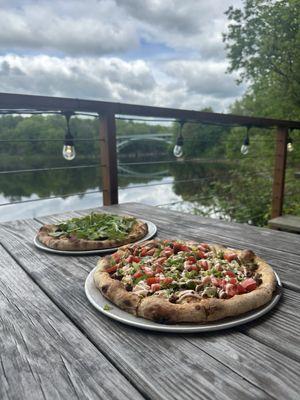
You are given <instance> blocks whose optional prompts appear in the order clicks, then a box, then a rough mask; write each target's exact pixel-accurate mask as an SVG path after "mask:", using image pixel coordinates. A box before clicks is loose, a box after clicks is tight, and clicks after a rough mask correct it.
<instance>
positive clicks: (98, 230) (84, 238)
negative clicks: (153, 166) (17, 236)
mask: <svg viewBox="0 0 300 400" xmlns="http://www.w3.org/2000/svg"><path fill="white" fill-rule="evenodd" d="M147 233H148V225H147V224H146V223H145V222H143V221H140V220H138V219H136V218H133V217H131V216H120V215H114V214H106V213H91V214H89V215H86V216H84V217H80V218H71V219H68V220H66V221H63V222H61V223H59V224H55V225H44V226H42V227H41V228H40V230H39V232H38V235H37V237H38V240H39V241H40V242H41V243H43V244H44V245H45V246H47V247H50V248H52V249H58V250H67V251H68V250H73V251H76V250H77V251H82V250H97V249H109V248H112V247H119V246H123V245H125V244H127V243H132V242H135V241H137V240H139V239H142V238H143V237H144V236H145V235H146V234H147Z"/></svg>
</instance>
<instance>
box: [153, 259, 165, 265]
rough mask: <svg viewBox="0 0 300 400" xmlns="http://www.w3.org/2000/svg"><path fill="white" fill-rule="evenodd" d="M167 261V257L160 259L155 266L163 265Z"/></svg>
mask: <svg viewBox="0 0 300 400" xmlns="http://www.w3.org/2000/svg"><path fill="white" fill-rule="evenodd" d="M165 261H167V257H159V258H158V259H157V260H155V264H159V265H162V264H163V263H164V262H165Z"/></svg>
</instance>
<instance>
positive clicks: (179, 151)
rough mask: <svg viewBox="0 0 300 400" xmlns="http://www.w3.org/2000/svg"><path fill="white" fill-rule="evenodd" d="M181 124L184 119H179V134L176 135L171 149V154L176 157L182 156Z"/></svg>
mask: <svg viewBox="0 0 300 400" xmlns="http://www.w3.org/2000/svg"><path fill="white" fill-rule="evenodd" d="M183 125H184V121H180V130H179V135H178V136H177V139H176V144H175V146H174V150H173V154H174V156H175V157H177V158H179V157H182V156H183V136H182V127H183Z"/></svg>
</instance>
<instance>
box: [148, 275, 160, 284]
mask: <svg viewBox="0 0 300 400" xmlns="http://www.w3.org/2000/svg"><path fill="white" fill-rule="evenodd" d="M146 282H147V285H150V286H151V285H153V284H154V283H159V282H160V278H158V277H155V276H153V277H151V278H147V279H146Z"/></svg>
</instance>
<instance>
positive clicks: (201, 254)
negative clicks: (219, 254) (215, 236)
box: [197, 250, 207, 258]
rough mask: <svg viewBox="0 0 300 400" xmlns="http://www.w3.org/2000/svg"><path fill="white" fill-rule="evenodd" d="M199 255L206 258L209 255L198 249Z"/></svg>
mask: <svg viewBox="0 0 300 400" xmlns="http://www.w3.org/2000/svg"><path fill="white" fill-rule="evenodd" d="M197 256H198V257H199V258H206V257H207V255H206V254H205V253H204V251H201V250H198V251H197Z"/></svg>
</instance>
